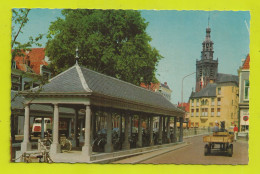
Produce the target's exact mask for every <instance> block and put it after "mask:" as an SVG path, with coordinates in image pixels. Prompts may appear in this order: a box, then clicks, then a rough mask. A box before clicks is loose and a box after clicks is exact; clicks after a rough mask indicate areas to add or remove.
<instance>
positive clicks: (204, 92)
mask: <svg viewBox="0 0 260 174" xmlns="http://www.w3.org/2000/svg"><path fill="white" fill-rule="evenodd" d="M216 87H217V84H216V83H209V84H208V85H207V86H206V87H205V88H203V89H201V90H200V91H199V92H192V94H191V96H190V98H199V97H215V96H216Z"/></svg>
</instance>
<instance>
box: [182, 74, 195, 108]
mask: <svg viewBox="0 0 260 174" xmlns="http://www.w3.org/2000/svg"><path fill="white" fill-rule="evenodd" d="M195 73H196V72H193V73H191V74H188V75H186V76H184V77H183V78H182V83H181V107H182V108H183V81H184V79H185V78H186V77H189V76H191V75H192V74H195Z"/></svg>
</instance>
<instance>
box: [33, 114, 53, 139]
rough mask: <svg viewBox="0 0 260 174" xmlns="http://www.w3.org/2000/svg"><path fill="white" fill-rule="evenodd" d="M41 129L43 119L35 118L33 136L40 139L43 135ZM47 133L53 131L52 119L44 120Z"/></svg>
mask: <svg viewBox="0 0 260 174" xmlns="http://www.w3.org/2000/svg"><path fill="white" fill-rule="evenodd" d="M41 127H42V118H35V120H34V122H33V126H32V134H33V136H34V137H38V136H39V135H41V130H42V128H41ZM47 131H49V132H51V131H52V120H51V119H50V118H44V134H46V133H47Z"/></svg>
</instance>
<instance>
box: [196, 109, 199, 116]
mask: <svg viewBox="0 0 260 174" xmlns="http://www.w3.org/2000/svg"><path fill="white" fill-rule="evenodd" d="M196 116H197V117H198V116H199V109H196Z"/></svg>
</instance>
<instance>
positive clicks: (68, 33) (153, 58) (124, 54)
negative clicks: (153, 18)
mask: <svg viewBox="0 0 260 174" xmlns="http://www.w3.org/2000/svg"><path fill="white" fill-rule="evenodd" d="M62 15H63V16H64V18H58V19H57V20H56V21H54V22H52V24H51V25H50V28H49V33H48V36H47V37H48V42H47V45H46V54H47V56H48V57H49V58H50V60H51V64H50V67H51V69H52V71H53V73H54V74H57V73H60V72H62V71H64V70H65V69H67V68H69V67H71V66H73V65H74V64H75V49H76V48H77V47H78V49H79V61H78V62H79V64H80V65H83V66H85V67H87V68H89V69H92V70H94V71H98V72H101V73H103V74H107V75H109V76H113V77H116V78H118V79H121V80H124V81H127V82H130V83H133V84H136V85H139V84H140V82H145V83H146V84H149V83H150V82H155V81H156V78H155V71H156V66H157V64H158V62H159V60H160V59H161V58H162V56H161V55H160V54H159V52H158V51H157V50H156V49H155V48H152V47H151V45H150V44H149V42H150V41H151V37H150V36H148V34H147V33H146V31H145V30H146V27H147V25H148V23H147V22H145V19H144V18H142V17H141V14H140V12H138V11H133V10H86V9H77V10H71V9H66V10H63V11H62Z"/></svg>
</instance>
